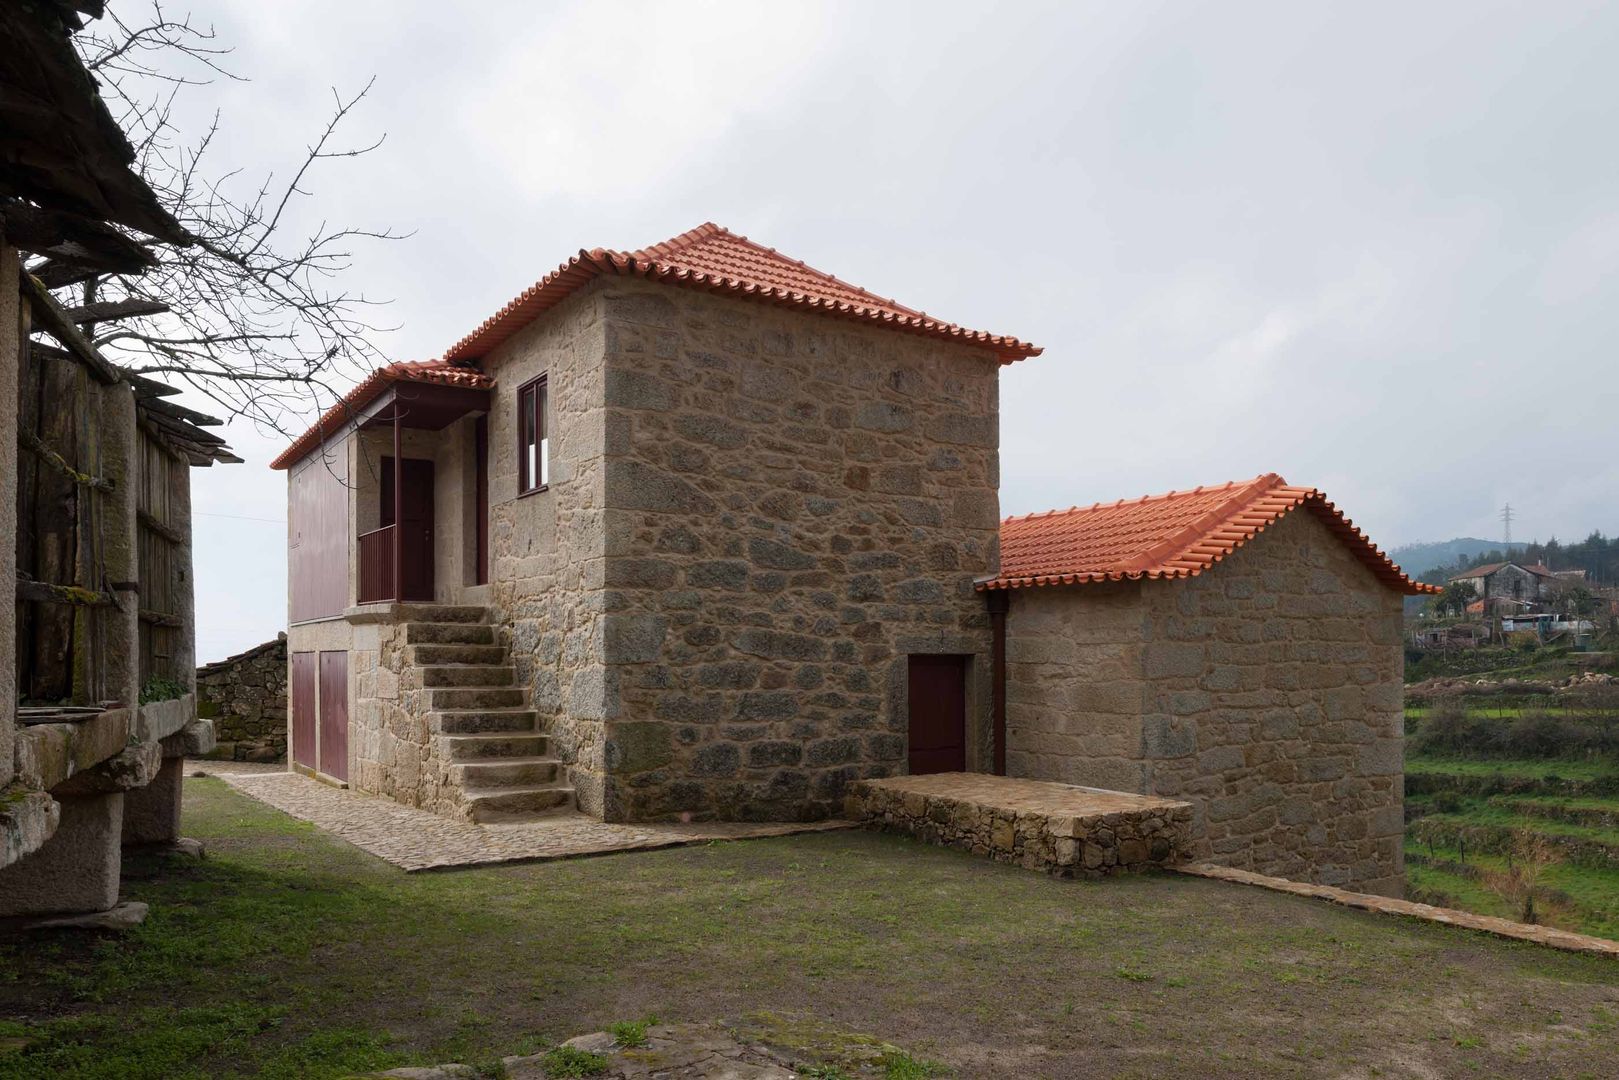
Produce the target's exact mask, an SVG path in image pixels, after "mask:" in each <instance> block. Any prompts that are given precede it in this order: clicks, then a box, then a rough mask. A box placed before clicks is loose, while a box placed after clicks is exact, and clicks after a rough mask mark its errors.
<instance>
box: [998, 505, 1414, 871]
mask: <svg viewBox="0 0 1619 1080" xmlns="http://www.w3.org/2000/svg"><path fill="white" fill-rule="evenodd" d="M1110 589H1111V591H1110ZM1400 607H1401V598H1400V597H1399V595H1398V594H1396V593H1393V592H1391V591H1389V590H1388V589H1386V588H1384V587H1383V586H1382V585H1380V584H1379V583H1378V582H1377V581H1376V579H1375V578H1374V577H1373V576H1372V574H1371V572H1370V571H1369V570H1367V569H1366V567H1365V566H1364V565H1362V564H1361V563H1360V562H1359V561H1358V560H1356V559H1355V557H1354V556H1353V555H1352V554H1350V552H1349V551H1348V550H1347V549H1346V548H1345V547H1344V546H1343V545H1342V544H1341V543H1340V542H1339V541H1338V540H1337V539H1336V538H1335V537H1333V536H1332V535H1331V533H1329V532H1328V531H1327V530H1326V529H1325V527H1324V526H1322V525H1321V523H1320V522H1319V521H1317V520H1316V519H1315V518H1314V517H1313V516H1312V515H1311V514H1310V513H1309V512H1308V511H1304V510H1300V511H1296V512H1294V513H1292V514H1289V515H1288V516H1286V517H1284V518H1283V519H1282V520H1281V521H1280V522H1278V523H1277V524H1276V525H1275V526H1272V527H1271V528H1270V529H1268V530H1267V531H1266V532H1264V533H1262V534H1260V535H1259V536H1258V537H1256V538H1255V539H1254V540H1253V541H1251V542H1250V543H1249V544H1247V545H1245V546H1244V547H1243V548H1242V549H1240V550H1239V551H1238V552H1236V553H1235V554H1234V555H1232V556H1231V557H1230V558H1228V559H1226V560H1225V561H1224V562H1222V563H1220V564H1219V565H1217V566H1216V567H1215V568H1214V569H1213V570H1211V571H1207V572H1205V573H1204V574H1202V575H1199V576H1198V577H1195V578H1190V579H1186V580H1182V581H1171V582H1146V583H1144V584H1140V585H1125V586H1118V587H1101V588H1099V589H1093V588H1091V587H1089V586H1086V587H1079V588H1073V589H1036V590H1029V591H1028V592H1027V593H1020V594H1018V595H1017V596H1016V597H1014V599H1013V601H1012V608H1011V613H1010V615H1009V617H1008V619H1009V622H1008V658H1009V661H1010V668H1009V681H1010V683H1011V686H1012V688H1013V689H1011V690H1010V691H1009V706H1008V727H1009V732H1008V740H1009V747H1010V748H1009V763H1010V764H1011V765H1012V767H1013V770H1014V772H1015V773H1017V774H1020V775H1030V776H1038V777H1041V778H1045V779H1056V780H1063V781H1066V782H1068V783H1078V784H1090V785H1094V786H1098V787H1116V788H1118V789H1120V790H1130V791H1139V792H1142V793H1146V794H1154V795H1162V796H1172V797H1176V798H1187V799H1189V800H1190V801H1191V802H1192V803H1193V804H1194V806H1195V807H1196V808H1197V834H1198V844H1199V848H1198V850H1197V855H1198V856H1199V857H1207V858H1210V859H1212V860H1213V861H1215V862H1219V863H1224V864H1227V865H1232V866H1240V867H1243V868H1245V869H1251V870H1255V871H1257V872H1260V873H1265V874H1273V875H1276V876H1281V877H1290V878H1295V879H1298V880H1303V881H1311V882H1316V883H1319V884H1329V885H1346V886H1350V887H1353V888H1357V889H1361V890H1363V891H1369V892H1384V893H1391V894H1397V893H1398V892H1399V891H1400V890H1401V889H1402V888H1403V882H1404V864H1403V856H1402V853H1401V835H1402V830H1403V820H1402V819H1403V811H1402V801H1403V796H1402V792H1401V775H1402V772H1403V757H1402V754H1403V745H1402V726H1403V716H1402V713H1401V692H1402V687H1401V679H1402V664H1403V654H1402V651H1401V645H1400ZM1132 624H1133V625H1134V626H1135V628H1136V629H1135V631H1134V634H1133V635H1132V632H1131V627H1132ZM1075 632H1078V633H1081V634H1087V633H1088V634H1089V637H1087V638H1084V639H1083V640H1081V641H1080V642H1078V643H1069V642H1065V641H1064V640H1063V638H1064V637H1065V635H1068V634H1072V633H1075ZM1132 637H1133V640H1132ZM1133 672H1139V676H1138V677H1133V676H1132V673H1133ZM1132 746H1134V752H1133V753H1132V751H1131V748H1132ZM1127 785H1133V786H1127Z"/></svg>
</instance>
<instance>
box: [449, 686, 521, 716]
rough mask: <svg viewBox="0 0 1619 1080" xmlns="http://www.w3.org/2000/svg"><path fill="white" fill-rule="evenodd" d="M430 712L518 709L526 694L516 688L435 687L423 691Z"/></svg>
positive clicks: (519, 688)
mask: <svg viewBox="0 0 1619 1080" xmlns="http://www.w3.org/2000/svg"><path fill="white" fill-rule="evenodd" d="M423 693H425V694H426V695H427V708H428V710H429V711H431V712H441V711H443V710H445V709H520V708H522V707H523V706H524V705H526V704H527V702H526V701H525V700H524V699H525V698H526V697H527V696H528V694H527V692H526V691H525V690H523V689H522V688H521V687H518V686H437V687H434V688H432V689H431V690H425V691H423Z"/></svg>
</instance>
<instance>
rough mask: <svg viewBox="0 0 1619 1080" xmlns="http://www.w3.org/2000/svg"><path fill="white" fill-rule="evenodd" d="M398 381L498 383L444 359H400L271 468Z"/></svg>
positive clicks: (284, 464)
mask: <svg viewBox="0 0 1619 1080" xmlns="http://www.w3.org/2000/svg"><path fill="white" fill-rule="evenodd" d="M399 382H415V383H434V384H437V385H441V386H466V387H470V388H472V389H474V390H481V389H487V388H489V387H491V386H494V385H495V380H494V379H491V378H490V377H489V376H487V375H485V374H484V373H483V372H481V371H479V370H477V369H476V368H469V367H460V366H458V365H456V364H451V363H448V362H446V361H444V360H400V361H398V362H397V363H392V364H388V365H387V366H385V367H379V368H377V369H376V370H375V371H373V372H372V373H371V374H370V375H367V376H366V377H365V378H364V379H363V380H361V382H360V383H359V384H358V385H357V386H355V388H354V389H353V390H350V391H349V392H348V393H346V394H344V395H343V397H342V399H341V400H340V401H338V403H337V404H336V405H333V406H332V407H331V408H330V409H327V410H326V412H325V414H323V415H322V416H321V418H320V419H319V420H318V421H316V422H315V426H314V427H312V428H310V429H309V430H308V431H306V432H304V433H303V434H302V435H300V436H298V438H296V439H294V440H293V443H292V445H291V446H289V447H287V448H286V449H285V450H283V451H281V454H280V456H278V457H277V458H276V459H275V460H274V461H272V462H270V468H272V469H285V468H288V467H289V466H291V465H293V464H294V463H295V462H297V461H298V460H299V459H300V458H302V457H303V456H304V455H305V454H307V453H309V452H310V451H311V450H314V449H315V448H316V447H318V446H319V445H320V444H321V443H323V442H325V441H326V439H327V438H328V437H329V436H331V435H335V434H336V433H337V432H338V431H340V430H342V427H343V425H344V424H345V423H347V422H348V421H349V420H351V419H352V418H353V417H354V414H355V413H356V412H358V411H359V410H361V409H363V408H365V407H366V406H367V405H369V404H371V402H372V401H374V400H375V399H376V398H377V396H378V395H380V394H381V393H382V392H383V391H384V390H386V389H387V388H388V387H390V386H392V385H393V384H394V383H399Z"/></svg>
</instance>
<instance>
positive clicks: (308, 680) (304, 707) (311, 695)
mask: <svg viewBox="0 0 1619 1080" xmlns="http://www.w3.org/2000/svg"><path fill="white" fill-rule="evenodd" d="M317 695H318V692H317V688H316V677H315V654H314V653H312V652H295V653H293V654H292V760H293V763H294V764H297V765H303V766H305V767H307V768H310V769H313V768H315V767H316V762H315V708H316V704H315V703H316V701H317V700H318V696H317Z"/></svg>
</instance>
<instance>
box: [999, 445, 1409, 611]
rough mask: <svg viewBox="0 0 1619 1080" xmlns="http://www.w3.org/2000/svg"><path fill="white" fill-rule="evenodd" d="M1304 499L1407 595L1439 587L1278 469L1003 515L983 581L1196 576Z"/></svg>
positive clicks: (1010, 584)
mask: <svg viewBox="0 0 1619 1080" xmlns="http://www.w3.org/2000/svg"><path fill="white" fill-rule="evenodd" d="M1300 506H1303V507H1306V508H1308V509H1309V511H1310V512H1312V513H1314V514H1315V515H1316V517H1317V518H1319V519H1320V520H1321V522H1322V523H1323V524H1324V525H1326V526H1327V528H1329V529H1331V530H1332V532H1333V533H1335V534H1336V535H1337V536H1338V538H1339V539H1340V540H1342V541H1343V542H1344V544H1345V545H1346V546H1347V547H1348V548H1349V549H1350V550H1351V551H1352V552H1354V554H1355V555H1356V556H1358V557H1359V558H1360V560H1361V561H1362V562H1363V563H1365V564H1366V565H1367V566H1368V567H1370V568H1371V570H1372V572H1373V573H1375V574H1376V575H1377V577H1378V579H1379V580H1380V581H1382V582H1383V584H1385V585H1387V586H1388V587H1389V588H1391V589H1394V590H1395V591H1396V592H1402V593H1405V594H1407V595H1415V594H1417V593H1427V592H1438V591H1439V589H1438V587H1437V586H1434V585H1424V584H1422V583H1420V582H1416V581H1413V580H1411V579H1410V578H1409V577H1407V576H1406V575H1405V574H1403V573H1401V571H1400V568H1399V567H1398V566H1396V565H1394V563H1392V562H1390V561H1389V558H1388V556H1386V555H1384V554H1383V553H1382V552H1381V551H1379V550H1378V549H1377V547H1376V545H1374V544H1373V543H1372V542H1371V541H1370V540H1368V539H1367V538H1366V536H1365V535H1364V534H1362V533H1361V531H1360V530H1359V529H1357V528H1355V526H1354V524H1353V523H1352V522H1351V521H1350V520H1349V519H1348V518H1346V517H1344V515H1343V512H1342V511H1340V510H1339V509H1338V508H1337V507H1335V506H1334V505H1333V504H1332V503H1330V502H1328V501H1327V499H1326V496H1325V495H1323V494H1322V493H1321V492H1320V491H1317V490H1316V489H1315V488H1307V487H1294V486H1292V485H1290V484H1288V483H1287V481H1285V480H1283V479H1282V478H1281V477H1280V476H1277V475H1276V474H1275V473H1267V474H1265V475H1264V476H1259V477H1255V478H1254V479H1252V480H1247V481H1233V482H1232V483H1229V484H1222V485H1220V486H1219V487H1199V488H1194V489H1193V490H1191V491H1171V492H1169V493H1168V494H1166V495H1144V496H1142V497H1141V498H1139V499H1133V500H1130V501H1128V502H1126V501H1125V500H1123V499H1121V500H1119V501H1118V502H1115V503H1096V504H1095V505H1093V506H1084V507H1078V506H1076V507H1073V508H1071V509H1068V510H1050V511H1047V512H1046V513H1043V514H1029V515H1027V516H1025V517H1013V518H1007V519H1006V520H1005V521H1003V522H1002V523H1001V569H1000V574H999V576H997V577H995V578H993V579H987V580H985V581H981V582H979V584H978V587H979V588H980V589H1020V588H1028V587H1031V586H1037V585H1081V584H1086V583H1088V582H1093V581H1124V580H1140V579H1156V578H1186V577H1196V576H1197V575H1198V574H1201V573H1202V572H1203V571H1205V570H1207V569H1209V568H1210V567H1212V566H1214V565H1215V564H1216V563H1218V562H1219V561H1220V560H1221V559H1224V558H1225V557H1226V556H1228V555H1230V554H1231V553H1232V552H1234V551H1236V550H1237V549H1238V548H1240V547H1241V546H1242V545H1243V544H1246V543H1247V542H1248V541H1249V540H1252V539H1253V538H1254V537H1255V536H1257V535H1258V534H1259V533H1261V532H1263V531H1264V530H1265V529H1266V528H1268V527H1269V526H1271V525H1272V524H1274V523H1275V522H1276V521H1277V520H1278V519H1279V518H1281V517H1282V515H1284V514H1286V513H1288V512H1290V511H1292V510H1295V509H1297V508H1298V507H1300Z"/></svg>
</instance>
